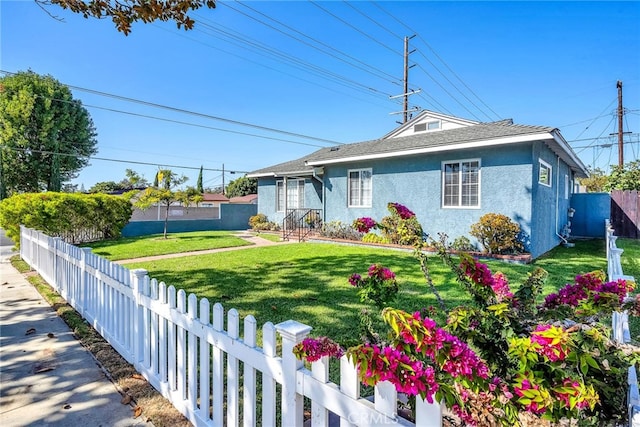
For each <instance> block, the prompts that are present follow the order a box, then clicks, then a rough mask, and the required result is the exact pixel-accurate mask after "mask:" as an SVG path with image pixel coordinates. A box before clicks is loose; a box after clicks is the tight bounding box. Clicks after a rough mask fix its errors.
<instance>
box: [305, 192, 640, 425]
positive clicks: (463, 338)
mask: <svg viewBox="0 0 640 427" xmlns="http://www.w3.org/2000/svg"><path fill="white" fill-rule="evenodd" d="M389 210H390V211H391V212H392V217H393V218H391V220H388V221H386V223H385V224H383V225H379V224H377V223H375V221H373V220H371V219H370V218H361V219H359V220H356V222H355V224H356V226H357V227H358V229H359V231H360V232H361V233H363V232H368V231H369V230H370V229H371V228H373V227H382V228H384V229H385V236H394V238H398V239H402V240H404V241H411V242H413V245H412V248H413V253H414V256H415V257H416V258H417V259H418V260H419V263H420V268H421V270H422V272H423V273H424V277H425V279H426V282H427V285H428V289H429V290H430V291H431V292H432V293H433V294H434V295H435V297H436V299H437V301H438V305H439V307H438V308H434V307H428V308H426V307H425V308H423V309H422V310H419V311H417V312H414V313H408V312H405V311H403V310H400V309H397V308H393V306H392V305H393V303H394V301H395V299H396V294H397V292H398V290H399V288H398V286H397V283H396V275H395V273H393V272H392V271H391V270H389V269H387V268H385V267H383V266H382V265H379V264H373V265H372V266H371V267H370V268H369V270H368V271H367V273H366V275H365V274H363V275H360V274H358V273H354V274H353V275H351V276H350V277H349V278H345V282H347V283H348V284H349V285H351V286H353V287H354V288H356V289H357V292H358V295H359V296H360V299H361V301H362V302H365V303H369V304H372V305H375V307H376V308H377V309H378V310H379V313H380V315H381V316H382V318H383V320H384V323H385V324H386V326H387V328H386V330H383V331H379V330H375V329H374V325H375V322H373V321H372V319H371V315H372V314H371V313H372V311H369V310H365V311H363V312H362V313H361V323H360V333H361V335H360V336H361V337H362V343H361V344H359V345H356V346H353V347H350V348H348V349H347V350H343V349H342V348H341V347H340V346H339V345H338V344H337V343H333V342H332V341H331V340H330V339H329V338H327V337H322V338H319V339H317V341H314V339H312V338H309V339H306V340H305V341H304V342H303V343H301V344H299V345H298V346H297V348H296V350H295V353H296V355H297V356H298V357H299V358H305V359H307V360H312V359H314V358H317V357H322V356H334V357H337V356H339V355H341V354H342V353H343V352H346V354H347V356H348V357H349V359H350V360H351V362H352V363H354V364H355V365H356V366H358V367H359V376H360V380H361V381H362V382H363V383H364V384H367V385H375V384H377V383H378V382H381V381H388V382H390V383H391V384H393V385H394V386H395V388H396V390H397V391H398V392H400V393H404V394H405V395H407V396H408V397H409V401H408V406H409V408H411V407H412V402H413V401H415V400H412V399H415V397H416V396H420V397H421V398H423V399H425V400H426V401H428V402H433V401H441V402H443V403H444V404H445V406H446V407H447V408H448V409H449V410H450V411H451V412H452V413H453V414H455V416H456V417H457V418H458V419H459V420H460V421H461V422H463V423H464V425H467V426H492V427H493V426H496V427H497V426H517V425H521V426H534V425H536V426H537V425H545V424H546V423H547V422H551V423H571V422H573V424H571V425H580V426H598V427H601V426H616V425H619V424H620V423H624V422H626V421H627V418H628V415H627V408H626V396H627V393H626V390H627V388H628V384H627V369H628V367H629V366H631V365H632V364H635V363H637V362H638V361H640V351H639V350H638V349H637V348H628V347H624V346H621V345H619V344H617V343H616V342H615V341H613V340H612V339H611V327H610V326H609V324H607V323H606V322H600V319H603V320H605V321H608V320H609V318H610V316H611V314H612V313H613V312H615V311H622V310H626V309H630V313H631V314H634V313H635V312H636V311H635V310H633V308H634V307H633V306H632V305H629V304H632V303H633V302H630V301H627V299H626V296H627V294H628V293H629V292H630V291H632V290H633V289H634V284H633V283H632V282H627V281H625V280H616V281H610V282H607V281H606V275H605V274H604V272H602V271H593V272H588V273H585V274H579V275H577V276H576V278H575V283H573V284H569V285H566V286H565V287H563V288H562V289H560V290H559V291H558V292H557V293H552V294H549V295H546V296H544V295H542V289H543V284H544V281H545V279H546V276H547V273H546V272H545V271H544V270H542V269H541V268H534V269H533V270H532V271H531V273H530V274H529V277H528V278H527V279H526V281H525V282H524V283H522V284H521V285H520V286H519V287H518V288H517V289H518V290H517V291H516V292H512V291H511V289H510V286H509V282H508V279H507V277H505V276H504V275H503V274H502V273H500V272H495V273H493V272H491V271H490V270H489V268H488V267H487V265H485V264H482V263H481V262H480V261H479V260H478V258H477V257H474V256H473V255H472V254H469V253H466V252H460V253H458V254H457V255H458V256H457V257H452V256H451V251H449V250H448V248H447V246H446V245H445V243H444V242H445V240H446V236H444V235H441V236H440V241H429V242H426V241H425V238H424V236H423V234H422V229H421V227H420V225H419V224H417V223H416V221H415V216H414V215H413V212H411V211H410V210H409V209H407V208H404V207H403V206H401V205H398V204H389ZM403 221H409V222H408V223H404V222H403ZM391 226H394V227H397V228H398V229H397V230H389V227H391ZM412 233H413V234H412ZM318 240H320V241H321V240H322V239H318ZM324 240H326V241H332V242H336V239H324ZM341 243H343V244H350V245H362V244H363V243H362V242H356V241H348V240H345V241H342V242H341ZM371 245H373V246H379V247H387V248H394V249H397V250H405V251H408V250H410V247H409V246H406V245H399V244H395V245H393V244H391V245H390V244H381V243H373V244H371ZM429 252H433V253H435V254H437V255H438V256H439V257H440V258H441V259H442V261H443V262H444V263H445V264H446V265H447V266H448V267H449V268H451V270H452V272H453V273H454V274H455V275H456V277H457V283H458V284H459V285H460V286H462V287H463V288H464V289H465V290H466V291H467V292H468V294H469V296H470V300H471V301H470V303H468V304H464V305H459V306H457V307H454V308H448V307H447V305H446V304H445V303H444V301H443V300H442V298H441V296H440V295H439V293H438V290H437V286H435V284H434V282H433V279H432V277H431V274H430V270H429V258H430V257H428V256H427V254H428V253H429ZM482 255H483V256H484V254H482ZM502 256H503V257H504V256H505V255H502ZM507 257H510V258H511V260H513V259H514V258H516V259H517V257H514V256H507ZM503 259H504V258H503ZM436 310H440V312H444V313H446V315H447V316H446V317H447V320H446V324H445V325H442V326H439V325H437V323H436V322H435V321H434V320H433V319H434V318H435V317H434V314H435V313H436ZM576 422H577V424H576ZM549 425H559V424H549Z"/></svg>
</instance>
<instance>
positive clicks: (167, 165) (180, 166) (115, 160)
mask: <svg viewBox="0 0 640 427" xmlns="http://www.w3.org/2000/svg"><path fill="white" fill-rule="evenodd" d="M0 149H2V150H12V151H21V152H26V153H40V154H51V155H54V156H63V157H75V158H79V157H84V158H87V159H89V160H102V161H105V162H116V163H127V164H134V165H146V166H164V167H167V168H176V169H192V170H200V166H183V165H170V164H166V163H150V162H140V161H135V160H122V159H110V158H107V157H97V156H81V155H77V154H71V153H59V152H56V151H49V150H36V149H31V148H18V147H9V146H7V145H2V146H1V147H0ZM202 170H206V171H214V172H222V169H216V168H205V167H203V168H202ZM225 172H229V173H231V172H235V173H249V172H248V171H239V170H235V169H234V170H225Z"/></svg>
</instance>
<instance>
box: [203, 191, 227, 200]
mask: <svg viewBox="0 0 640 427" xmlns="http://www.w3.org/2000/svg"><path fill="white" fill-rule="evenodd" d="M202 201H203V202H228V201H229V199H227V197H226V196H225V195H224V194H220V193H202Z"/></svg>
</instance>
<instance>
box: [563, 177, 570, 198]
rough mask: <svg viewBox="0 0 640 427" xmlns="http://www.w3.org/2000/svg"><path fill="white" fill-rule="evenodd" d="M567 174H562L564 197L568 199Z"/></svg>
mask: <svg viewBox="0 0 640 427" xmlns="http://www.w3.org/2000/svg"><path fill="white" fill-rule="evenodd" d="M569 189H570V187H569V175H566V174H565V176H564V198H565V199H567V200H568V199H569Z"/></svg>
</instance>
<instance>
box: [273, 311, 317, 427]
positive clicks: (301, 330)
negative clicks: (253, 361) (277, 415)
mask: <svg viewBox="0 0 640 427" xmlns="http://www.w3.org/2000/svg"><path fill="white" fill-rule="evenodd" d="M276 330H277V331H278V333H279V334H280V336H281V337H282V373H283V379H282V426H283V427H301V426H302V422H303V415H304V414H303V409H304V408H303V403H304V399H303V396H302V395H301V394H298V393H297V392H296V383H297V375H298V370H299V369H300V368H302V367H303V362H302V361H301V360H298V359H297V358H296V356H295V355H294V354H293V347H295V345H296V344H298V343H299V342H302V340H303V339H305V337H306V336H307V335H309V332H311V326H307V325H305V324H303V323H300V322H296V321H295V320H287V321H285V322H281V323H278V324H277V325H276Z"/></svg>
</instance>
